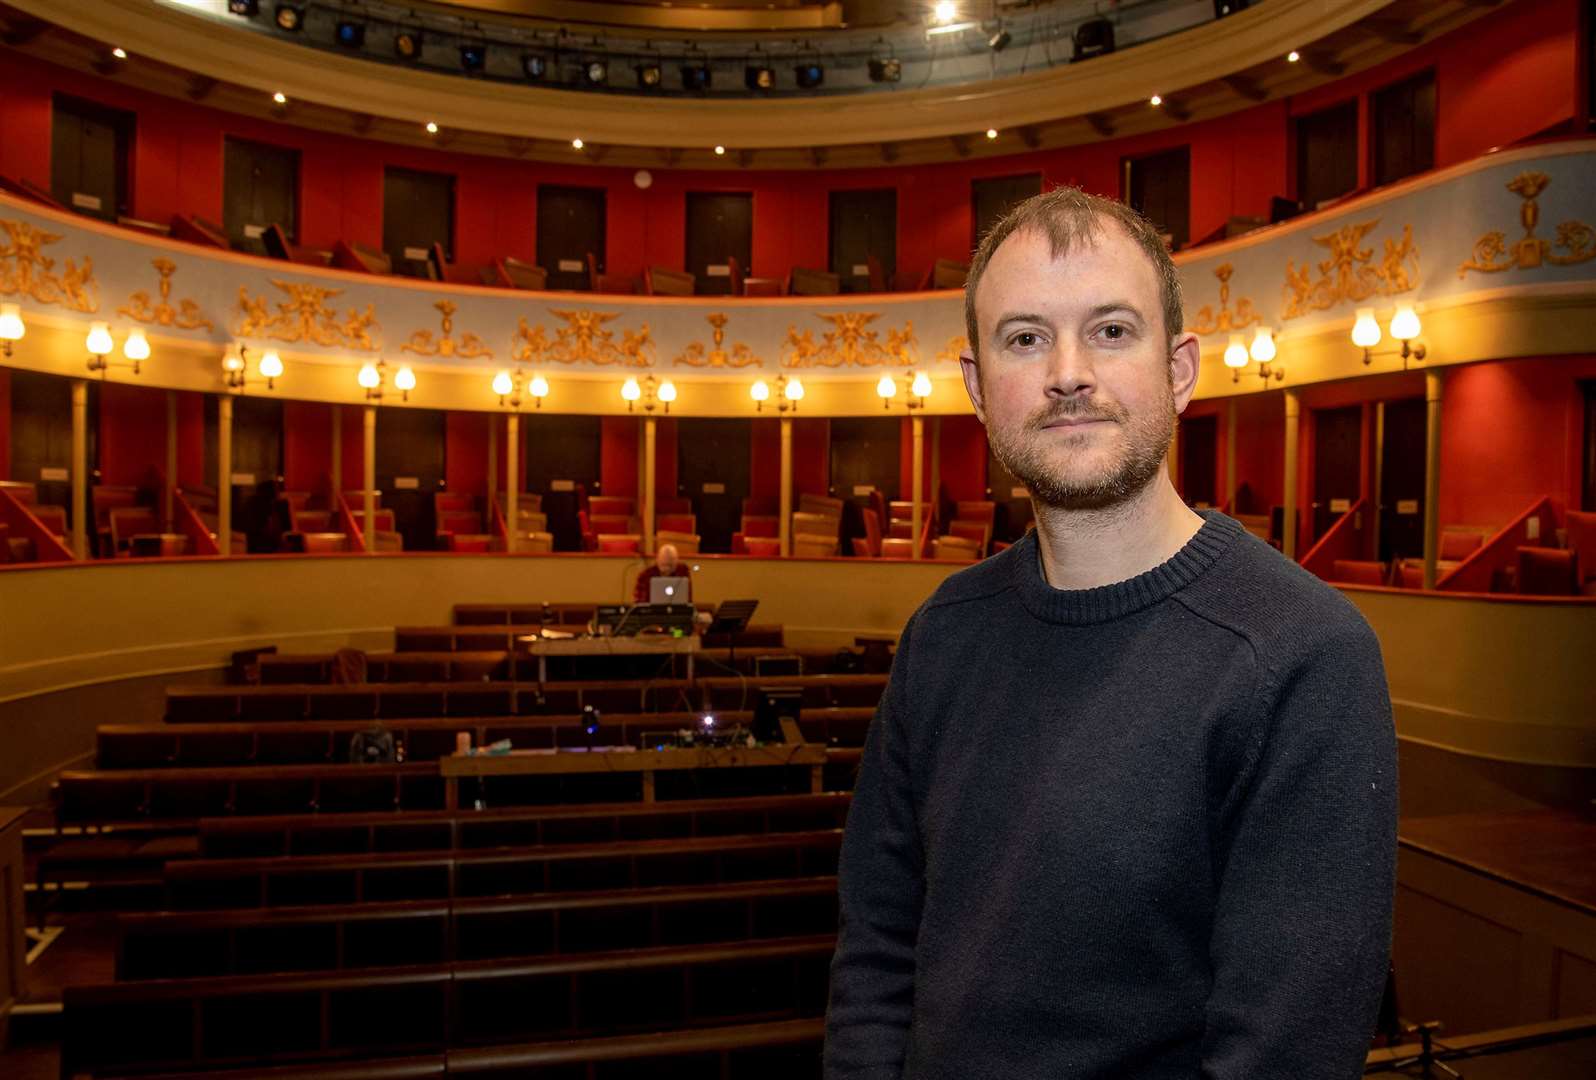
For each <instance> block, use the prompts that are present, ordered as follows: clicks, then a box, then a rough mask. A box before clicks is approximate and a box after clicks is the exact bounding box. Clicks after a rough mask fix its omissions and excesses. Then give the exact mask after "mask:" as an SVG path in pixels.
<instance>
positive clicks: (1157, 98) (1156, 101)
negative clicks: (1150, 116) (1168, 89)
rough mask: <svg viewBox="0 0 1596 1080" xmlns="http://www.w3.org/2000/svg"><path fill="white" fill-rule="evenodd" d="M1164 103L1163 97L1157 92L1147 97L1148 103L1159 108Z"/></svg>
mask: <svg viewBox="0 0 1596 1080" xmlns="http://www.w3.org/2000/svg"><path fill="white" fill-rule="evenodd" d="M1163 103H1164V99H1163V98H1162V97H1160V96H1159V95H1157V94H1154V95H1153V96H1152V97H1150V98H1148V99H1147V104H1149V105H1151V106H1153V107H1154V108H1157V107H1158V106H1160V105H1162V104H1163Z"/></svg>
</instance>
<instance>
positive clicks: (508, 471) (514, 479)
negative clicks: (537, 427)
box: [488, 413, 521, 551]
mask: <svg viewBox="0 0 1596 1080" xmlns="http://www.w3.org/2000/svg"><path fill="white" fill-rule="evenodd" d="M497 422H498V418H497V417H495V418H494V426H497ZM504 445H505V446H507V447H508V448H509V450H510V452H509V454H508V455H507V456H506V457H505V459H504V529H505V534H506V535H505V542H504V550H505V551H517V550H519V549H520V547H521V455H520V453H519V451H520V448H521V414H520V413H511V414H510V415H509V416H507V417H505V418H504ZM489 450H490V451H491V450H492V439H489ZM489 476H490V477H491V476H492V473H491V472H490V473H489ZM488 486H489V487H492V486H493V482H492V480H491V479H490V480H489V481H488Z"/></svg>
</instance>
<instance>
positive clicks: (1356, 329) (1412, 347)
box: [1352, 304, 1425, 371]
mask: <svg viewBox="0 0 1596 1080" xmlns="http://www.w3.org/2000/svg"><path fill="white" fill-rule="evenodd" d="M1421 329H1422V328H1421V326H1420V324H1419V313H1418V312H1416V311H1414V310H1413V305H1412V304H1403V305H1401V306H1399V307H1398V308H1397V309H1396V314H1394V315H1392V316H1391V337H1392V338H1393V339H1394V340H1396V341H1398V342H1401V348H1398V349H1381V350H1379V351H1376V350H1375V346H1376V345H1378V344H1380V324H1379V323H1377V322H1375V321H1374V309H1373V308H1359V309H1358V319H1357V321H1356V322H1354V323H1353V324H1352V344H1354V345H1356V346H1358V347H1359V348H1360V349H1362V350H1363V366H1364V367H1368V366H1369V365H1370V364H1372V363H1374V358H1375V357H1376V356H1400V357H1401V358H1402V370H1403V371H1406V370H1407V369H1408V361H1409V360H1417V361H1419V362H1420V363H1422V362H1423V361H1424V353H1425V349H1424V343H1423V342H1422V341H1419V342H1415V340H1414V339H1416V338H1417V337H1418V336H1419V333H1420V331H1421Z"/></svg>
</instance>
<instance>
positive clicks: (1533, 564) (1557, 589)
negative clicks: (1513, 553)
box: [1518, 546, 1579, 596]
mask: <svg viewBox="0 0 1596 1080" xmlns="http://www.w3.org/2000/svg"><path fill="white" fill-rule="evenodd" d="M1574 568H1575V558H1574V553H1573V552H1572V551H1567V550H1565V549H1563V548H1546V547H1527V546H1526V547H1521V548H1519V549H1518V591H1519V592H1521V593H1523V594H1525V595H1527V596H1575V595H1578V593H1579V587H1578V583H1577V582H1576V581H1575V579H1574Z"/></svg>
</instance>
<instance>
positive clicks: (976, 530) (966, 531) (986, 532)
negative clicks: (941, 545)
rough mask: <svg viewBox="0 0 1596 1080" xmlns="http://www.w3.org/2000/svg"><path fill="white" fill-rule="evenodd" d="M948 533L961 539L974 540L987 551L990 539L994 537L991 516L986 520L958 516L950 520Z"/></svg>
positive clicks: (981, 548)
mask: <svg viewBox="0 0 1596 1080" xmlns="http://www.w3.org/2000/svg"><path fill="white" fill-rule="evenodd" d="M947 534H948V535H949V536H954V537H958V538H959V539H961V540H973V541H975V542H976V544H978V545H979V546H980V550H981V551H982V552H985V551H986V545H987V543H988V541H990V540H991V539H992V521H991V519H990V518H988V519H987V520H985V521H979V520H970V519H968V518H957V519H955V520H953V521H950V522H948V533H947Z"/></svg>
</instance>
